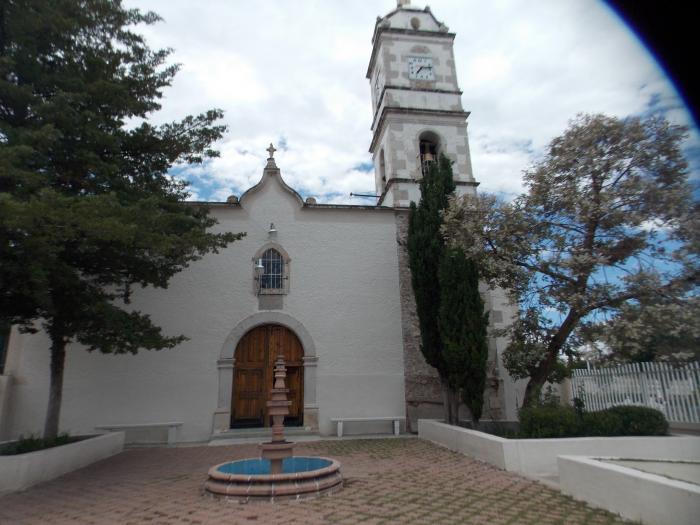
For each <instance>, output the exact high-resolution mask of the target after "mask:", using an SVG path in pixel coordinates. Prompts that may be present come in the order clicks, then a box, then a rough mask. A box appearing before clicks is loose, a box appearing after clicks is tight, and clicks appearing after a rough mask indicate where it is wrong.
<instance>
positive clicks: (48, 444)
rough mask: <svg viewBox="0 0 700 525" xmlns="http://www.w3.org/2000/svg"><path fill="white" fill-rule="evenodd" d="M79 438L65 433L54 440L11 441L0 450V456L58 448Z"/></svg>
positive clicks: (30, 438) (32, 438)
mask: <svg viewBox="0 0 700 525" xmlns="http://www.w3.org/2000/svg"><path fill="white" fill-rule="evenodd" d="M79 439H80V438H77V437H71V436H69V435H68V434H66V433H63V434H59V435H58V436H56V437H55V438H51V439H44V438H40V437H35V436H29V437H26V438H25V437H22V436H20V438H19V439H18V440H17V441H13V442H11V443H8V444H7V445H4V446H3V447H2V448H0V456H15V455H17V454H27V453H28V452H36V451H37V450H44V449H45V448H53V447H60V446H61V445H68V444H69V443H74V442H76V441H78V440H79Z"/></svg>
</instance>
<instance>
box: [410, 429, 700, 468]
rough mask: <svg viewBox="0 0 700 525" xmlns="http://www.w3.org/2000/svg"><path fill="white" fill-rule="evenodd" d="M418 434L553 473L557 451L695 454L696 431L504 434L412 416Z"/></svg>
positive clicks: (699, 441)
mask: <svg viewBox="0 0 700 525" xmlns="http://www.w3.org/2000/svg"><path fill="white" fill-rule="evenodd" d="M418 435H419V436H420V437H421V438H423V439H427V440H429V441H433V442H434V443H437V444H439V445H442V446H444V447H447V448H449V449H450V450H454V451H456V452H461V453H462V454H465V455H468V456H471V457H473V458H475V459H479V460H481V461H486V462H487V463H491V464H492V465H495V466H497V467H499V468H502V469H505V470H509V471H511V472H519V473H521V474H523V475H525V476H532V477H541V476H556V475H557V472H558V471H557V456H561V455H573V456H611V457H623V458H639V459H669V460H684V459H685V460H697V459H698V458H700V437H695V436H658V437H636V436H635V437H632V436H630V437H627V436H625V437H587V438H560V439H504V438H500V437H498V436H493V435H491V434H485V433H484V432H478V431H476V430H468V429H465V428H461V427H456V426H453V425H447V424H445V423H440V422H437V421H432V420H426V419H421V420H419V421H418Z"/></svg>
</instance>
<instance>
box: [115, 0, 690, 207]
mask: <svg viewBox="0 0 700 525" xmlns="http://www.w3.org/2000/svg"><path fill="white" fill-rule="evenodd" d="M126 4H127V5H128V6H130V7H139V8H141V9H142V10H153V11H155V12H157V13H159V14H160V15H161V16H162V17H163V18H164V21H163V22H161V23H159V24H156V25H154V26H149V27H145V28H142V29H141V32H142V33H144V34H145V35H146V36H147V38H148V41H149V43H150V45H151V46H152V47H154V48H160V47H171V48H173V49H174V53H173V55H172V60H173V61H174V62H178V63H180V64H181V65H182V69H181V71H180V73H179V74H178V75H177V77H176V79H175V82H174V84H173V86H172V87H171V88H170V89H169V90H167V92H166V96H165V99H164V101H163V110H162V111H161V112H160V113H159V114H158V115H156V116H155V120H156V121H166V120H176V119H179V118H181V117H183V116H185V115H187V114H193V113H199V112H202V111H205V110H206V109H209V108H212V107H218V108H221V109H223V110H224V111H225V113H226V115H225V123H226V124H227V125H228V126H229V130H228V133H227V135H226V137H225V138H224V140H223V141H221V143H220V144H219V145H218V147H219V149H220V151H221V157H220V158H219V159H214V160H213V161H211V162H208V163H207V164H205V165H203V166H199V167H196V168H188V169H184V170H177V174H178V175H181V176H183V177H185V178H187V179H188V180H190V181H191V182H192V188H191V190H192V198H193V199H195V200H225V199H226V197H227V196H229V195H240V194H241V193H242V192H243V191H245V190H246V189H247V188H248V187H250V186H252V185H253V184H255V183H256V182H257V181H258V180H259V179H260V176H261V174H262V169H263V167H264V165H265V159H266V157H267V152H266V151H265V148H266V147H267V146H268V144H269V143H270V142H273V143H274V144H275V146H276V147H277V148H278V149H279V151H278V153H277V154H276V155H275V157H276V158H277V164H278V166H279V167H280V168H281V169H282V175H283V177H284V178H285V180H286V181H287V182H288V183H289V184H290V185H291V186H292V187H294V188H295V189H297V190H298V191H299V192H300V193H301V194H302V195H303V196H304V197H306V196H315V197H317V198H318V199H319V202H345V203H352V204H367V203H368V201H363V200H362V199H357V198H354V199H351V198H350V197H349V193H350V192H360V193H362V192H368V193H374V174H373V173H374V172H373V168H372V166H371V156H370V154H369V152H368V147H369V143H370V138H371V133H370V124H371V118H372V108H371V102H370V87H369V83H368V81H367V79H366V78H365V72H366V70H367V64H368V61H369V56H370V52H371V37H372V31H373V29H374V24H375V21H376V17H377V16H378V15H382V16H383V15H385V14H387V13H388V12H389V11H391V10H392V9H394V8H395V6H396V1H395V0H374V1H370V0H344V1H341V0H296V1H294V0H267V1H262V0H258V1H250V0H246V1H244V0H206V1H205V2H193V1H191V0H127V1H126ZM412 5H413V6H416V7H421V8H422V7H424V6H425V5H426V4H425V3H423V2H418V1H416V0H413V1H412ZM429 5H430V7H431V10H432V12H433V14H434V15H435V16H436V17H437V18H438V20H441V21H443V22H444V23H445V24H446V25H447V26H449V28H450V31H452V32H455V33H456V34H457V37H456V39H455V58H456V63H457V73H458V80H459V84H460V88H461V89H462V91H463V92H464V93H463V95H462V103H463V106H464V108H465V109H466V110H467V111H470V112H471V116H470V117H469V133H470V137H469V140H470V148H471V152H472V163H473V168H474V175H475V177H476V179H477V180H478V181H480V182H481V186H480V189H481V190H482V191H488V192H498V193H501V194H503V195H504V196H506V197H507V196H512V195H514V194H516V193H517V192H519V191H520V189H521V174H522V171H523V170H524V169H525V168H527V167H528V166H529V165H530V164H531V163H532V162H533V160H536V159H537V157H538V155H541V154H542V151H543V148H544V147H545V146H546V145H547V143H548V142H549V141H550V140H551V139H552V138H553V137H555V136H557V135H559V134H560V133H561V132H562V131H563V130H564V129H565V127H566V125H567V122H568V121H569V120H570V119H571V118H573V117H574V116H575V115H576V114H577V113H579V112H603V113H607V114H610V115H616V116H627V115H633V114H634V115H641V114H649V113H656V112H659V113H663V114H664V115H666V117H667V118H669V119H670V120H672V121H674V122H677V123H684V124H689V123H690V122H692V121H691V117H690V115H689V114H688V112H687V111H686V109H685V108H684V106H683V103H682V101H681V100H680V98H679V97H678V95H677V92H676V91H675V89H674V87H673V85H672V84H671V83H670V82H669V81H668V80H667V79H666V78H665V75H664V73H663V71H662V70H661V69H660V68H659V67H658V66H657V64H656V63H655V61H654V59H653V57H652V55H651V54H650V53H649V52H648V51H647V50H646V49H645V48H644V47H643V45H642V44H640V42H639V41H638V40H637V38H636V36H635V35H634V34H633V33H632V32H630V31H629V30H628V29H627V28H626V26H625V25H624V23H623V22H621V21H620V20H619V18H618V17H617V15H616V14H615V13H614V12H612V11H611V10H610V9H609V8H608V7H607V6H606V5H605V4H604V3H603V2H599V1H596V0H537V1H536V2H533V1H532V0H490V1H488V2H486V1H483V0H433V1H432V2H430V4H429ZM698 144H700V141H699V140H698V133H697V130H696V129H693V133H692V136H691V139H690V140H689V141H688V144H687V148H688V152H689V153H690V155H691V157H692V158H695V157H696V155H697V153H698V152H700V147H698ZM697 156H698V157H700V155H697ZM369 202H371V200H370V201H369Z"/></svg>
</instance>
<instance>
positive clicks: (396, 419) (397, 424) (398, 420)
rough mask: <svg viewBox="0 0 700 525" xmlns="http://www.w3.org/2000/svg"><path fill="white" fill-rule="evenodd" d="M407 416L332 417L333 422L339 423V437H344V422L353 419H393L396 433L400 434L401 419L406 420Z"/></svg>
mask: <svg viewBox="0 0 700 525" xmlns="http://www.w3.org/2000/svg"><path fill="white" fill-rule="evenodd" d="M405 419H406V418H405V417H333V418H331V422H332V423H337V424H338V437H343V423H345V422H352V421H363V422H364V421H369V422H371V421H393V422H394V435H395V436H398V435H399V429H400V424H401V421H404V420H405Z"/></svg>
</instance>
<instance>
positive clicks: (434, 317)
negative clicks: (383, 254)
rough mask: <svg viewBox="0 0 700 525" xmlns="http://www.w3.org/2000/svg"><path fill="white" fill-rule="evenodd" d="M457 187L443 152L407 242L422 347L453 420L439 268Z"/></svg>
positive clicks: (414, 209)
mask: <svg viewBox="0 0 700 525" xmlns="http://www.w3.org/2000/svg"><path fill="white" fill-rule="evenodd" d="M454 189H455V184H454V181H453V178H452V165H451V162H450V160H449V159H448V158H447V157H445V156H444V155H440V157H439V159H438V162H437V163H436V164H435V163H434V164H432V165H431V166H430V169H429V170H428V173H427V174H426V176H425V177H423V179H422V180H421V182H420V190H421V199H420V202H419V203H418V206H416V205H415V203H413V202H412V203H411V211H410V215H409V222H408V242H407V245H408V257H409V265H410V268H411V282H412V284H413V293H414V295H415V299H416V312H417V314H418V323H419V326H420V333H421V347H420V348H421V352H422V353H423V356H424V357H425V360H426V362H427V363H428V364H429V365H430V366H432V367H433V368H435V369H436V370H437V372H438V374H439V376H440V380H441V382H442V384H443V390H444V391H445V398H446V399H445V409H446V416H447V417H446V419H447V420H448V421H450V422H452V421H453V419H454V417H455V415H454V412H456V407H453V402H452V401H451V399H450V397H451V396H450V395H449V394H450V389H449V382H448V374H447V365H446V362H445V359H444V353H443V342H442V338H441V337H440V329H439V326H438V312H439V308H440V286H439V284H438V269H439V267H440V261H441V259H442V256H443V253H444V251H445V242H444V240H443V238H442V235H441V234H440V227H441V226H442V218H441V215H440V213H441V212H442V210H444V209H445V208H446V207H447V205H448V196H449V195H450V194H451V193H453V192H454ZM452 397H453V396H452Z"/></svg>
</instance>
